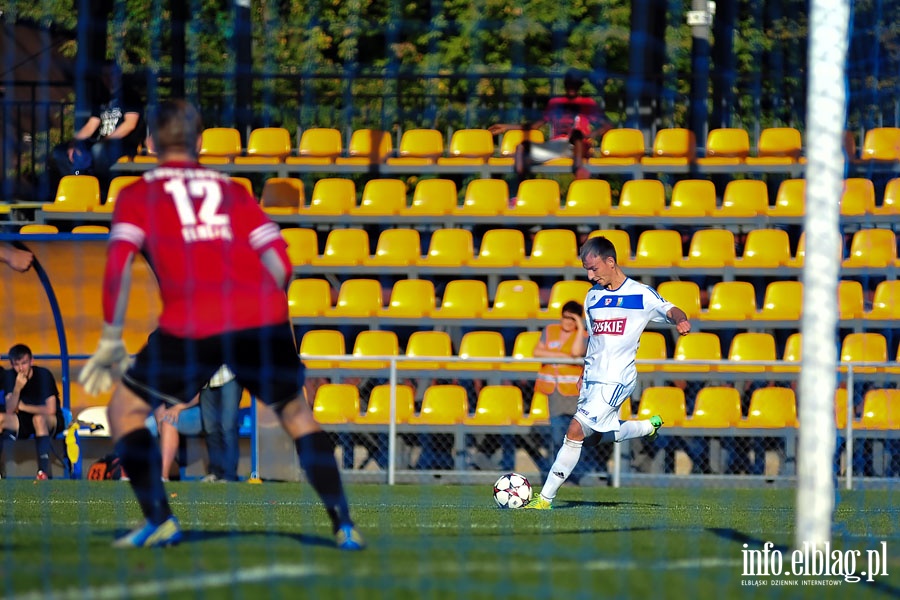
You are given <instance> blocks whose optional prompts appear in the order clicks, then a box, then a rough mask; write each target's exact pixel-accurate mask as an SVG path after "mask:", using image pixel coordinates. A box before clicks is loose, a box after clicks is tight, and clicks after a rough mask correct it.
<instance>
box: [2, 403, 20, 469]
mask: <svg viewBox="0 0 900 600" xmlns="http://www.w3.org/2000/svg"><path fill="white" fill-rule="evenodd" d="M3 409H4V410H3V412H0V458H3V449H4V446H5V445H6V442H10V443H12V442H15V441H16V440H17V439H18V438H19V416H18V415H17V414H16V413H7V412H5V410H6V406H5V405H4V407H3Z"/></svg>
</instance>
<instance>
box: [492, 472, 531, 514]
mask: <svg viewBox="0 0 900 600" xmlns="http://www.w3.org/2000/svg"><path fill="white" fill-rule="evenodd" d="M529 500H531V484H530V483H528V480H527V479H526V478H525V476H524V475H519V474H518V473H507V474H506V475H503V476H502V477H501V478H500V479H498V480H497V483H495V484H494V502H496V503H497V506H499V507H500V508H522V507H523V506H525V505H526V504H528V501H529Z"/></svg>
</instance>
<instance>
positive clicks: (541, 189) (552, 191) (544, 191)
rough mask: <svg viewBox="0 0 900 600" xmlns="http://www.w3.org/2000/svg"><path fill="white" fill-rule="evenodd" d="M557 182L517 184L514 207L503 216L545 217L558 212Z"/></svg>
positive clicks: (546, 180) (528, 180)
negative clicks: (517, 189)
mask: <svg viewBox="0 0 900 600" xmlns="http://www.w3.org/2000/svg"><path fill="white" fill-rule="evenodd" d="M559 199H560V192H559V182H557V181H556V180H555V179H526V180H525V181H523V182H522V183H520V184H519V191H518V196H517V197H516V203H515V206H513V207H512V208H508V209H507V210H505V211H504V212H505V214H509V215H518V216H525V217H545V216H548V215H554V214H556V212H557V211H558V210H559Z"/></svg>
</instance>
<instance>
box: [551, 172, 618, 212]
mask: <svg viewBox="0 0 900 600" xmlns="http://www.w3.org/2000/svg"><path fill="white" fill-rule="evenodd" d="M611 208H612V195H611V192H610V187H609V182H608V181H606V180H604V179H576V180H575V181H573V182H572V183H570V184H569V189H568V190H567V191H566V203H565V205H564V206H563V207H562V208H560V209H559V210H558V211H557V214H559V215H567V216H580V217H595V216H599V215H605V214H609V211H610V209H611Z"/></svg>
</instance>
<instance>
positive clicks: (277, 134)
mask: <svg viewBox="0 0 900 600" xmlns="http://www.w3.org/2000/svg"><path fill="white" fill-rule="evenodd" d="M290 153H291V134H290V133H288V130H287V129H285V128H283V127H259V128H257V129H253V130H252V131H250V137H249V138H248V139H247V155H246V156H235V157H234V164H236V165H255V164H276V163H280V162H282V161H284V159H285V157H287V156H288V155H290Z"/></svg>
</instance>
